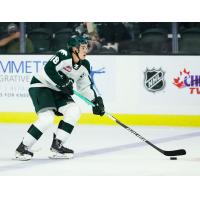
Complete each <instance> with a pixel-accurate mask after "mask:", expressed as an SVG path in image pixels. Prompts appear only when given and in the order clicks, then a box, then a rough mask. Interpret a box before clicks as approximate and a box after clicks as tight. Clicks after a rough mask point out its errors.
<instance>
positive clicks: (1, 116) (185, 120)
mask: <svg viewBox="0 0 200 200" xmlns="http://www.w3.org/2000/svg"><path fill="white" fill-rule="evenodd" d="M113 116H115V117H116V118H117V119H119V120H120V121H121V122H123V123H125V124H126V125H148V126H150V125H153V126H163V125H164V126H193V127H195V126H196V127H197V126H200V116H194V115H190V116H188V115H132V114H129V115H126V114H114V115H113ZM36 119H37V115H36V114H35V113H0V122H2V123H33V122H34V121H35V120H36ZM61 119H62V117H55V120H54V122H55V123H58V122H59V121H60V120H61ZM78 124H94V125H100V124H101V125H117V124H116V122H114V121H112V120H111V119H110V118H108V117H106V116H103V117H100V116H95V115H93V114H82V115H81V118H80V120H79V121H78Z"/></svg>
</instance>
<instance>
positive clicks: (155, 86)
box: [144, 68, 165, 92]
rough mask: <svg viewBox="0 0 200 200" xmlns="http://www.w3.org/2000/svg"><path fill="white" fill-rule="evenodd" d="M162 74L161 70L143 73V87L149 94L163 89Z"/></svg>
mask: <svg viewBox="0 0 200 200" xmlns="http://www.w3.org/2000/svg"><path fill="white" fill-rule="evenodd" d="M164 74H165V73H164V72H163V71H162V69H158V70H156V69H154V68H153V69H151V70H149V69H147V70H146V71H145V72H144V76H145V78H144V86H145V88H146V89H147V90H148V91H150V92H157V91H160V90H162V89H163V88H164V87H165V80H164Z"/></svg>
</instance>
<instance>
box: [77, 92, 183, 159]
mask: <svg viewBox="0 0 200 200" xmlns="http://www.w3.org/2000/svg"><path fill="white" fill-rule="evenodd" d="M74 94H75V95H76V96H78V97H80V98H81V99H82V100H83V101H85V102H86V103H87V104H89V105H91V106H92V107H94V106H95V105H94V104H93V103H92V102H91V101H89V100H88V99H87V98H85V97H84V96H82V95H81V94H80V93H78V92H77V91H75V90H74ZM105 114H106V115H107V116H108V117H109V118H110V119H112V120H113V121H115V122H116V123H117V124H119V125H120V126H122V127H123V128H125V129H126V130H127V131H129V132H131V133H133V134H134V135H136V136H137V137H138V138H140V139H141V140H142V141H144V142H146V143H147V144H149V145H150V146H152V147H153V148H154V149H156V150H158V151H159V152H160V153H162V154H164V155H165V156H181V155H185V154H186V151H185V149H177V150H173V151H165V150H163V149H160V148H159V147H157V146H156V145H154V144H152V143H151V142H150V141H148V140H147V139H145V138H144V137H142V136H141V135H140V134H139V133H137V132H136V131H134V130H133V129H131V128H130V127H128V126H126V125H125V124H123V123H122V122H120V121H119V120H118V119H116V118H115V117H113V116H112V115H111V114H109V113H107V112H105Z"/></svg>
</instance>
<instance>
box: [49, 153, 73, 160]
mask: <svg viewBox="0 0 200 200" xmlns="http://www.w3.org/2000/svg"><path fill="white" fill-rule="evenodd" d="M73 157H74V154H73V153H68V154H59V153H55V152H52V155H50V156H49V158H50V159H71V158H73Z"/></svg>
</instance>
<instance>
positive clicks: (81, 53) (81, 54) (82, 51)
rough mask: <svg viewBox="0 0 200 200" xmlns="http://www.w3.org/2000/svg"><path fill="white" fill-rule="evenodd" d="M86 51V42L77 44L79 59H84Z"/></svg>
mask: <svg viewBox="0 0 200 200" xmlns="http://www.w3.org/2000/svg"><path fill="white" fill-rule="evenodd" d="M87 52H88V45H87V44H81V45H80V46H79V53H78V56H79V58H80V59H81V60H84V59H85V57H86V55H87Z"/></svg>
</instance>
